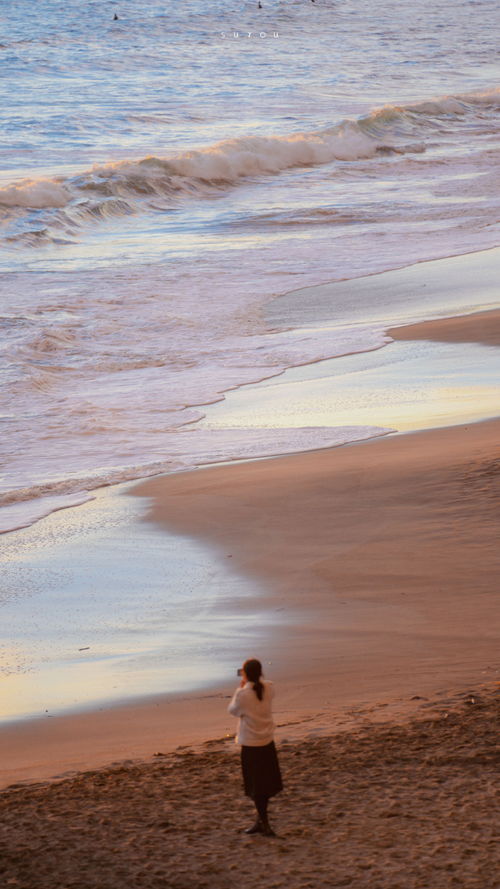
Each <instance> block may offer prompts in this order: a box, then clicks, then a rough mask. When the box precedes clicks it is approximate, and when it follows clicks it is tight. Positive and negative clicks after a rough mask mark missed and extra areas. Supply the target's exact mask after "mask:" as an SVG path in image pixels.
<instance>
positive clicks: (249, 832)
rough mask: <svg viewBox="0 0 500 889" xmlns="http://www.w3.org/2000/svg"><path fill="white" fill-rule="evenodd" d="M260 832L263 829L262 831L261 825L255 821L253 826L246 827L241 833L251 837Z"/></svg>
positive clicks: (258, 821)
mask: <svg viewBox="0 0 500 889" xmlns="http://www.w3.org/2000/svg"><path fill="white" fill-rule="evenodd" d="M262 832H263V829H262V824H261V822H260V820H257V821H256V822H255V824H253V825H252V827H247V829H246V830H244V831H243V833H246V834H247V836H252V835H253V834H254V833H262Z"/></svg>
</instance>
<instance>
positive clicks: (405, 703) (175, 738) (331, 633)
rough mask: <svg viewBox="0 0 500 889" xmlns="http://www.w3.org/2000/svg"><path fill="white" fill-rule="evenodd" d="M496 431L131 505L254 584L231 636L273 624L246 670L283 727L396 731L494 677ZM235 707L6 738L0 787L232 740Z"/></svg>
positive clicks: (181, 481) (292, 462) (163, 701)
mask: <svg viewBox="0 0 500 889" xmlns="http://www.w3.org/2000/svg"><path fill="white" fill-rule="evenodd" d="M497 319H498V315H497V313H491V314H490V313H488V314H485V315H484V316H483V326H486V328H487V329H488V331H490V332H491V331H492V330H493V329H494V324H495V322H496V321H497ZM455 323H456V322H455V321H453V322H452V323H451V327H452V330H453V329H454V327H455ZM477 323H478V317H477V316H470V318H469V321H468V322H467V321H466V319H465V318H464V319H462V329H463V330H465V329H467V324H468V325H469V328H468V329H469V330H470V331H471V334H470V335H471V336H476V335H477V332H476V325H477ZM437 326H438V330H440V331H442V329H443V322H437ZM406 333H408V329H406ZM440 335H443V336H444V335H445V334H444V333H441V334H440ZM499 425H500V421H498V420H491V421H484V422H481V423H471V424H468V425H463V426H458V427H450V428H447V429H434V430H427V431H423V432H415V433H411V434H404V435H393V436H389V437H383V438H382V439H379V440H371V441H368V442H361V443H358V444H353V445H348V446H344V447H340V448H334V449H330V450H323V451H317V452H313V453H306V454H297V455H294V456H289V457H280V458H276V459H271V460H261V461H257V462H244V463H240V464H231V465H228V466H222V467H210V468H208V469H205V470H198V471H193V472H189V473H178V474H175V475H169V476H162V477H159V478H158V479H154V480H150V481H147V482H145V483H143V484H141V485H139V486H136V487H135V488H133V489H132V491H131V492H130V493H133V494H134V495H135V496H138V497H140V498H147V500H146V502H147V503H148V504H149V512H148V514H147V516H146V518H145V519H144V521H146V522H151V521H152V522H153V523H154V524H155V525H165V526H166V527H167V528H168V529H169V531H170V532H175V533H177V534H181V535H187V534H189V535H193V536H195V537H196V538H198V539H201V540H203V541H204V542H205V543H208V544H209V545H210V546H211V547H212V549H213V552H214V556H215V557H216V558H217V559H218V560H224V559H226V560H231V570H232V571H233V572H235V573H236V574H242V575H243V576H247V577H250V578H251V579H254V580H256V581H258V583H259V587H258V589H260V595H258V594H254V595H253V596H252V600H251V603H250V604H249V603H248V602H246V605H245V607H246V610H245V611H244V612H243V613H242V617H241V620H242V621H243V624H242V626H239V625H238V620H237V614H238V610H237V609H238V605H237V603H236V605H235V603H233V608H235V607H236V612H235V614H236V622H235V627H236V628H237V629H238V631H239V632H240V633H241V632H243V634H244V626H245V621H246V620H248V619H249V615H251V608H252V607H253V608H254V609H255V611H256V612H257V613H258V614H263V615H265V616H266V617H265V619H266V618H267V620H268V621H269V623H270V625H271V630H272V635H271V640H272V641H271V642H269V641H266V642H265V645H266V649H264V648H262V650H261V647H262V645H263V642H262V641H261V642H260V643H259V647H258V650H257V652H254V653H257V654H258V655H259V656H260V657H261V659H262V661H263V663H264V665H265V668H266V670H267V671H268V672H269V674H271V675H272V676H273V678H274V679H275V681H276V682H277V683H278V686H279V690H280V693H279V710H278V721H279V722H282V723H285V724H287V723H291V724H292V725H294V726H295V728H294V732H299V733H301V734H304V732H305V733H306V734H307V732H308V731H312V730H314V731H315V732H322V733H325V732H326V733H328V732H329V731H330V730H332V729H333V728H337V727H338V725H339V724H342V722H343V720H345V719H346V718H348V717H346V715H345V713H346V711H348V710H349V709H350V708H352V707H361V708H366V707H370V708H375V709H376V708H377V707H383V708H387V707H389V708H390V709H391V711H393V712H394V714H395V715H397V717H398V718H400V717H401V716H404V714H405V713H406V712H408V713H411V711H412V708H413V705H412V704H411V703H410V702H411V700H412V699H413V698H414V696H417V697H418V696H421V695H426V696H429V695H430V696H433V695H436V694H438V693H443V691H445V692H446V693H450V694H451V693H454V694H458V693H460V692H461V691H463V690H464V689H466V688H468V687H469V685H470V684H471V683H472V685H477V684H479V685H480V686H482V685H484V684H485V683H486V684H488V683H495V682H496V681H498V679H499V678H500V665H499V663H498V632H497V622H496V612H497V604H498V603H497V576H498V547H497V545H496V540H497V533H498V513H497V497H498V483H499V475H498V456H497V447H498V430H499ZM224 607H228V606H227V605H226V606H224ZM239 607H240V608H241V606H239ZM263 629H264V628H263ZM243 638H244V635H243ZM265 638H266V640H267V638H268V637H267V636H266V637H265ZM229 642H230V640H228V643H229ZM245 655H246V652H242V656H245ZM230 691H231V686H230V685H228V684H225V685H224V686H222V685H221V684H219V686H218V687H215V688H212V689H210V690H208V691H207V692H205V693H197V694H194V695H192V694H191V695H189V694H187V695H177V696H176V695H170V696H168V697H162V696H160V695H156V696H154V697H151V698H150V701H148V700H147V699H145V700H142V701H137V702H133V705H132V706H130V705H129V706H128V707H127V706H125V705H121V706H120V705H118V704H117V705H115V706H103V707H101V708H100V711H99V712H92V711H91V712H89V713H79V714H78V713H77V714H74V715H71V714H70V715H65V714H64V713H63V714H60V715H56V717H54V718H53V719H43V718H39V719H38V720H37V721H35V722H33V721H28V722H25V723H17V724H14V725H12V726H6V727H4V728H3V730H2V732H1V733H0V743H2V745H3V752H4V755H3V756H2V762H3V764H4V768H3V770H2V781H3V783H4V785H5V784H8V783H9V782H12V781H16V780H19V779H24V780H26V779H36V778H39V777H52V776H53V775H55V774H61V773H66V772H68V771H69V770H71V769H75V768H87V767H93V766H96V765H99V766H100V765H103V764H105V763H107V762H110V761H113V760H117V759H120V758H122V757H129V756H133V757H137V756H147V755H150V754H151V753H152V752H154V750H155V749H157V748H158V749H166V750H167V751H171V750H173V749H175V748H176V747H177V746H178V745H179V744H186V743H201V742H202V741H207V740H211V739H213V738H220V737H227V736H229V735H230V733H231V730H232V726H231V719H230V718H229V717H228V716H227V715H225V712H224V711H225V705H224V700H225V698H227V696H228V695H229V693H230ZM339 720H340V723H339ZM145 726H147V730H145ZM7 750H9V751H10V752H9V755H8V756H6V753H7ZM35 750H36V755H35ZM5 766H6V767H5Z"/></svg>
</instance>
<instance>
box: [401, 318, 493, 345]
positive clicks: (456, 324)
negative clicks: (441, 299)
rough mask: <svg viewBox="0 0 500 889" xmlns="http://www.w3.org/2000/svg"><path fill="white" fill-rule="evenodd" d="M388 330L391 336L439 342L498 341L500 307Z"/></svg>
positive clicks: (489, 343) (487, 343) (485, 342)
mask: <svg viewBox="0 0 500 889" xmlns="http://www.w3.org/2000/svg"><path fill="white" fill-rule="evenodd" d="M388 333H389V334H390V336H391V337H392V338H393V339H395V340H433V341H434V342H441V343H481V344H482V345H484V346H498V345H500V311H499V310H498V309H494V310H492V311H489V312H474V313H473V314H471V315H459V316H457V317H456V318H441V319H439V320H437V321H423V322H422V323H420V324H409V325H406V326H405V327H392V328H391V329H390V330H389V331H388Z"/></svg>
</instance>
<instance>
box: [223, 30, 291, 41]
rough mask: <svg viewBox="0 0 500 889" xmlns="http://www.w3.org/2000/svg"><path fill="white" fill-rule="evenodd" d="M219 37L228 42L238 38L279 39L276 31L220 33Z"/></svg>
mask: <svg viewBox="0 0 500 889" xmlns="http://www.w3.org/2000/svg"><path fill="white" fill-rule="evenodd" d="M220 36H221V37H222V39H223V40H228V39H230V38H233V39H234V38H235V37H236V38H239V37H246V38H247V39H248V38H249V37H261V38H262V39H264V38H265V37H279V36H280V35H279V33H278V31H271V32H269V33H268V32H267V31H221V32H220Z"/></svg>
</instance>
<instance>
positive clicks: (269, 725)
mask: <svg viewBox="0 0 500 889" xmlns="http://www.w3.org/2000/svg"><path fill="white" fill-rule="evenodd" d="M261 682H262V685H263V686H264V694H263V696H262V700H261V701H259V699H258V697H257V695H256V693H255V691H254V689H253V682H247V683H246V685H244V686H243V688H237V689H236V691H235V693H234V695H233V699H232V701H231V703H230V704H229V707H228V708H227V709H228V710H229V712H230V713H231V715H232V716H238V717H239V722H238V733H237V735H236V743H237V744H242V745H244V746H245V747H264V745H265V744H270V743H271V741H272V740H273V738H274V722H273V716H272V712H271V701H272V699H273V698H274V687H273V684H272V682H268V681H267V680H265V679H261Z"/></svg>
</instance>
